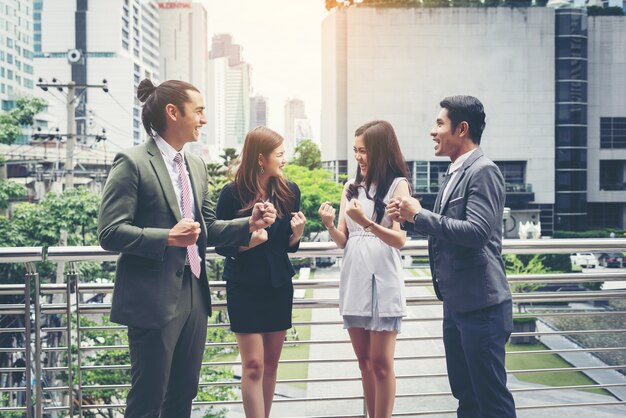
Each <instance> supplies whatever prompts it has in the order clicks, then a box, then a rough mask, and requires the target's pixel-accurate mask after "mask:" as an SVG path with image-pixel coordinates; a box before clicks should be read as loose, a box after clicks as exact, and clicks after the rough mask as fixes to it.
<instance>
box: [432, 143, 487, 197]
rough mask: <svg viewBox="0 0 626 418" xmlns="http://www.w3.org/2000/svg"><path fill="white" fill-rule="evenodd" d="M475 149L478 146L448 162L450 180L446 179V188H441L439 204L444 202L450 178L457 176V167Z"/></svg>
mask: <svg viewBox="0 0 626 418" xmlns="http://www.w3.org/2000/svg"><path fill="white" fill-rule="evenodd" d="M477 149H478V148H474V149H473V150H471V151H468V152H466V153H465V154H463V155H461V156H460V157H459V158H457V159H456V161H455V162H453V163H452V164H450V167H448V175H450V180H448V183H447V184H446V188H445V189H444V190H443V194H442V195H441V203H440V204H441V205H443V202H445V200H446V196H447V195H448V193H449V192H450V185H452V180H454V178H455V177H456V176H457V174H458V172H459V169H460V168H461V166H463V163H464V162H465V160H467V159H468V158H469V156H470V155H472V153H473V152H474V151H476V150H477Z"/></svg>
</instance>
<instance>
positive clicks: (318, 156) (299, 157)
mask: <svg viewBox="0 0 626 418" xmlns="http://www.w3.org/2000/svg"><path fill="white" fill-rule="evenodd" d="M291 163H292V164H295V165H299V166H301V167H306V168H308V169H309V170H315V169H317V168H322V153H321V152H320V149H319V148H318V146H317V145H316V144H315V142H313V141H311V140H310V139H305V140H304V141H302V142H300V143H299V144H298V146H297V147H296V150H295V153H294V157H293V160H291Z"/></svg>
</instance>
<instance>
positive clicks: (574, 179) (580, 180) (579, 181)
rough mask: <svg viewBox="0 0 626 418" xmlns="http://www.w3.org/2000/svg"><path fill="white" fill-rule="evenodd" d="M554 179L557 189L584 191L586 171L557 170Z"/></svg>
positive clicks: (585, 187) (585, 188)
mask: <svg viewBox="0 0 626 418" xmlns="http://www.w3.org/2000/svg"><path fill="white" fill-rule="evenodd" d="M555 181H556V187H557V189H558V190H570V191H585V190H587V171H586V170H559V171H557V172H556V179H555Z"/></svg>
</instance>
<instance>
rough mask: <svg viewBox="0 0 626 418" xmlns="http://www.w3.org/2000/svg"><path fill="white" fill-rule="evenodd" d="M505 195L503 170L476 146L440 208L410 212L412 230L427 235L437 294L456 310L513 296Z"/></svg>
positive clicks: (492, 303)
mask: <svg viewBox="0 0 626 418" xmlns="http://www.w3.org/2000/svg"><path fill="white" fill-rule="evenodd" d="M442 193H443V190H440V191H439V196H438V198H437V201H439V200H440V199H441V194H442ZM504 199H505V194H504V179H503V177H502V173H500V170H499V169H498V167H497V166H496V165H495V164H494V163H493V162H492V161H491V160H489V159H488V158H487V157H485V156H484V155H483V152H482V150H481V149H480V148H478V149H477V150H476V151H474V153H472V155H470V157H469V158H468V159H467V160H466V161H465V163H464V164H463V166H462V167H461V168H460V169H459V172H458V173H457V175H456V176H455V177H454V178H453V179H452V183H451V184H450V189H449V192H448V194H447V196H446V199H445V201H443V202H442V205H441V209H439V208H437V205H435V212H431V211H429V210H426V209H422V210H421V211H420V212H419V213H418V214H417V215H416V216H415V218H414V219H415V223H414V225H413V228H414V230H415V231H417V232H420V233H423V234H427V235H428V236H429V238H428V251H429V258H430V268H431V273H432V278H433V284H434V286H435V291H436V293H437V297H438V298H439V299H440V300H443V301H444V303H445V304H446V305H447V306H448V308H450V309H452V310H454V311H458V312H468V311H473V310H476V309H481V308H485V307H488V306H492V305H495V304H498V303H501V302H503V301H505V300H509V299H511V291H510V289H509V285H508V283H507V280H506V274H505V270H504V262H503V261H502V236H501V234H502V212H503V210H504ZM438 209H439V210H438ZM437 212H438V213H437Z"/></svg>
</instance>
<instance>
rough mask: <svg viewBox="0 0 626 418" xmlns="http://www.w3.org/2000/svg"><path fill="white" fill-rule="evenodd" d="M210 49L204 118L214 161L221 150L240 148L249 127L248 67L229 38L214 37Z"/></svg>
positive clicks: (229, 36)
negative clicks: (205, 113)
mask: <svg viewBox="0 0 626 418" xmlns="http://www.w3.org/2000/svg"><path fill="white" fill-rule="evenodd" d="M213 46H214V47H215V49H211V52H210V57H211V59H210V60H209V66H208V67H209V68H208V73H209V77H208V82H209V87H208V97H207V117H208V120H209V123H208V129H209V137H210V141H211V146H210V158H211V160H213V161H216V160H218V159H219V155H220V154H221V153H222V151H223V150H224V148H235V149H237V150H240V149H241V147H242V145H243V140H244V138H245V135H246V130H247V129H248V127H249V126H250V65H249V64H247V63H246V62H245V61H243V60H242V58H241V46H240V45H237V44H234V43H233V42H232V36H231V35H227V34H221V35H216V36H215V37H214V38H213ZM205 129H206V128H205Z"/></svg>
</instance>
